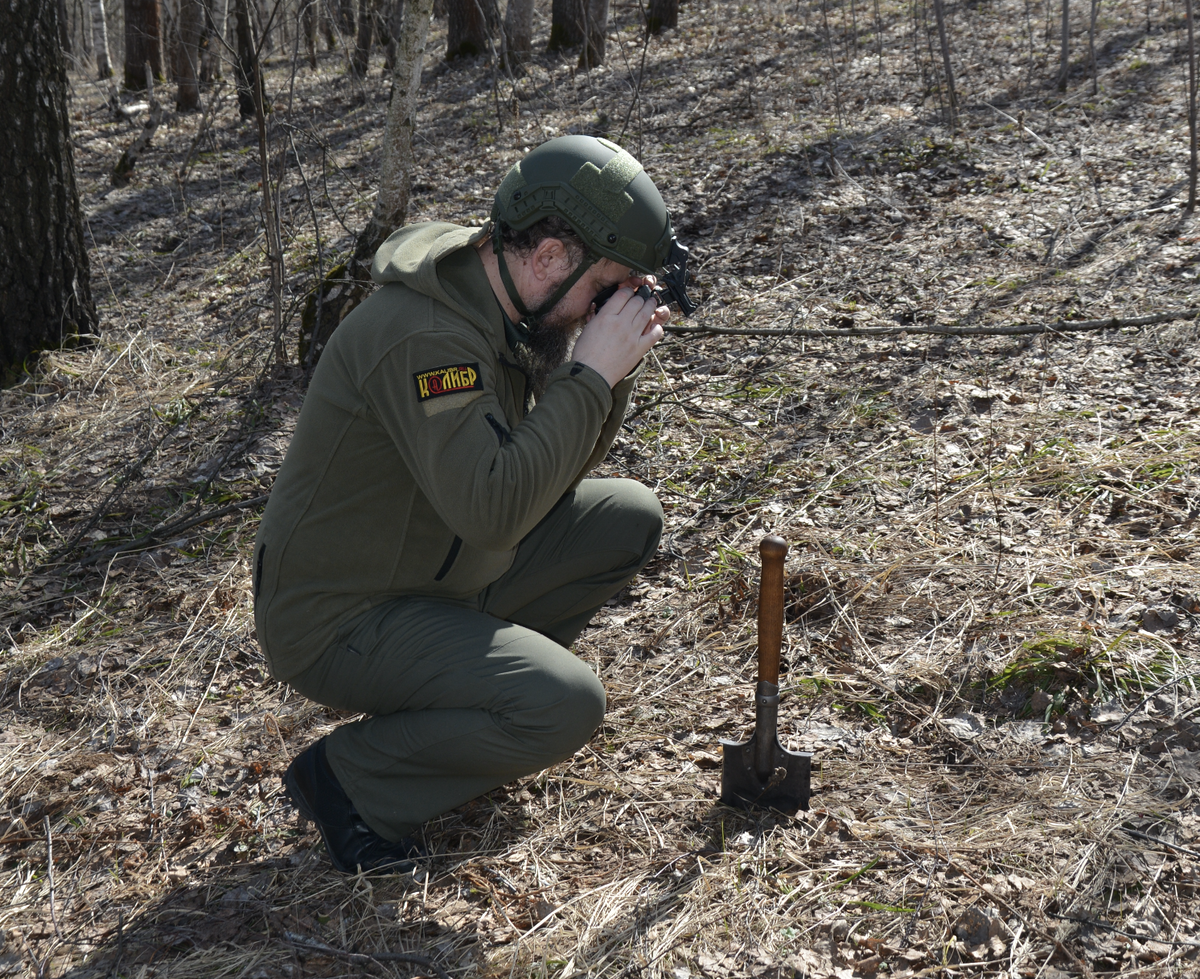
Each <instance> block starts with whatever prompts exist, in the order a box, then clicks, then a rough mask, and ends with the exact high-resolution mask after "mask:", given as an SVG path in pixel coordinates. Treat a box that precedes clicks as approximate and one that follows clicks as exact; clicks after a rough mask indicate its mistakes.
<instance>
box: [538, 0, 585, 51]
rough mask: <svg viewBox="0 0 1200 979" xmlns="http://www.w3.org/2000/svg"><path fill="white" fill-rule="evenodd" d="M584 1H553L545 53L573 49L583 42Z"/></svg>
mask: <svg viewBox="0 0 1200 979" xmlns="http://www.w3.org/2000/svg"><path fill="white" fill-rule="evenodd" d="M584 2H585V0H554V2H553V4H552V5H551V7H550V40H549V42H548V43H547V44H546V50H547V51H559V50H561V49H562V48H573V47H575V45H577V44H580V43H582V42H583V4H584Z"/></svg>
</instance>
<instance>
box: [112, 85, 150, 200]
mask: <svg viewBox="0 0 1200 979" xmlns="http://www.w3.org/2000/svg"><path fill="white" fill-rule="evenodd" d="M146 92H147V95H148V96H149V99H150V114H149V115H148V116H147V117H146V121H145V122H144V123H143V124H142V132H141V134H140V135H139V136H138V138H137V139H135V140H134V141H133V142H132V143H131V144H130V145H129V147H128V148H127V149H126V150H125V152H124V153H122V154H121V159H119V160H118V161H117V165H116V166H115V167H113V172H112V185H113V186H114V187H124V186H125V185H126V184H128V183H129V181H130V180H131V179H132V174H133V168H134V167H135V166H137V161H138V157H140V156H141V155H142V153H143V152H144V151H145V149H146V147H147V146H149V145H150V140H151V139H153V138H154V133H155V132H156V131H157V130H158V124H159V122H160V121H161V120H162V105H161V104H160V103H159V101H158V98H157V96H155V94H154V72H153V70H152V69H151V68H150V62H146Z"/></svg>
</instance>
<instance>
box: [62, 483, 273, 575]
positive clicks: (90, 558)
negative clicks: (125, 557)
mask: <svg viewBox="0 0 1200 979" xmlns="http://www.w3.org/2000/svg"><path fill="white" fill-rule="evenodd" d="M266 502H267V497H266V496H265V495H264V496H255V497H253V498H252V499H249V500H239V501H238V502H237V503H230V504H229V505H228V506H223V507H219V508H218V509H216V510H210V511H209V512H208V513H202V514H200V515H199V516H197V517H191V518H190V519H188V520H181V521H179V523H174V524H167V526H165V527H160V528H159V529H158V530H156V531H154V532H153V533H149V534H144V535H143V536H141V537H139V538H137V539H136V540H131V541H127V542H126V543H124V544H118V545H116V546H115V547H108V548H105V549H104V550H103V551H96V552H95V553H94V554H88V555H87V556H85V557H83V558H80V560H79V564H80V565H81V566H83V567H86V566H87V565H89V564H95V563H96V562H97V561H103V560H104V559H105V558H110V557H114V556H115V555H117V554H121V553H123V552H124V551H136V550H137V549H138V548H139V547H145V546H146V545H147V544H153V543H156V542H157V541H160V540H162V539H163V538H164V537H170V536H171V535H172V534H177V533H179V532H180V531H183V530H190V529H191V528H193V527H198V526H199V525H200V524H203V523H208V522H209V521H210V520H216V519H217V518H218V517H223V516H225V515H226V514H228V513H233V512H234V511H235V510H245V509H247V508H249V507H252V506H258V504H260V503H266Z"/></svg>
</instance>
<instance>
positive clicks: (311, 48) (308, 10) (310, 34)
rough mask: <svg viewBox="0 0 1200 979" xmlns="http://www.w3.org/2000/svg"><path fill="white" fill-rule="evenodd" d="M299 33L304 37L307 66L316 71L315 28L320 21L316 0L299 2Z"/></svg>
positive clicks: (301, 0)
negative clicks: (300, 5)
mask: <svg viewBox="0 0 1200 979" xmlns="http://www.w3.org/2000/svg"><path fill="white" fill-rule="evenodd" d="M300 2H301V3H302V4H303V6H302V7H301V8H300V28H299V29H300V32H301V33H302V34H303V35H304V50H305V51H306V52H308V66H309V67H310V68H312V70H313V71H316V70H317V26H318V22H319V21H320V19H321V15H320V11H319V10H318V9H317V2H318V0H300Z"/></svg>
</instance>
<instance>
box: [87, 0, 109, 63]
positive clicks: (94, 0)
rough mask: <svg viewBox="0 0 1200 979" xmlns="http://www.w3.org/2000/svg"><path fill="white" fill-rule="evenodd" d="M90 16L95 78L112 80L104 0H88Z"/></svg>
mask: <svg viewBox="0 0 1200 979" xmlns="http://www.w3.org/2000/svg"><path fill="white" fill-rule="evenodd" d="M88 8H89V10H90V12H91V15H92V47H93V48H94V49H95V52H96V77H98V78H112V76H113V70H112V62H111V61H110V59H109V54H108V24H107V23H105V20H104V0H90V2H89V4H88Z"/></svg>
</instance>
